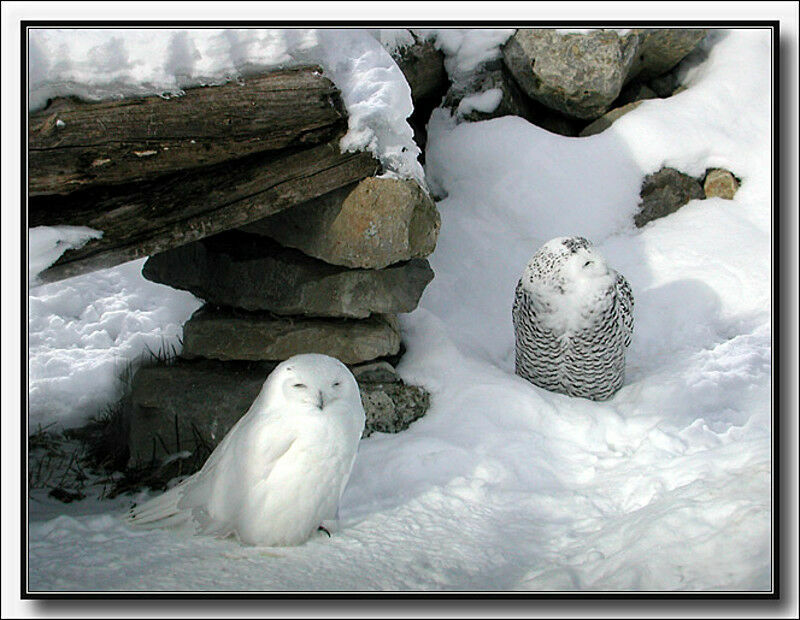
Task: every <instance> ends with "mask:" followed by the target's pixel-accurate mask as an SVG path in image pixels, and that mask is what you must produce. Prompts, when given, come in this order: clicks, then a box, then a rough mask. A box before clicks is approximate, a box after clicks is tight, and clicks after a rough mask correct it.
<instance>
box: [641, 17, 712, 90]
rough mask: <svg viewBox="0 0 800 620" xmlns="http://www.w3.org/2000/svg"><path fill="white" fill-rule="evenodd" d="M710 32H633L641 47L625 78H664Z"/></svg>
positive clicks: (695, 30)
mask: <svg viewBox="0 0 800 620" xmlns="http://www.w3.org/2000/svg"><path fill="white" fill-rule="evenodd" d="M707 33H708V30H706V29H705V28H643V29H637V30H634V31H633V34H634V35H635V36H637V37H638V39H639V40H638V45H637V49H636V54H635V55H634V58H633V62H632V64H631V67H630V69H629V71H628V75H627V77H626V79H625V81H626V82H628V81H630V80H632V79H633V78H637V79H639V80H648V79H651V78H655V77H658V76H660V75H663V74H664V73H666V72H667V71H669V70H670V69H672V68H673V67H674V66H675V65H677V64H678V63H679V62H680V61H681V60H683V59H684V58H685V57H686V56H687V55H688V54H689V52H691V51H692V50H693V49H694V48H695V47H697V44H698V43H700V41H702V40H703V38H704V37H705V36H706V34H707Z"/></svg>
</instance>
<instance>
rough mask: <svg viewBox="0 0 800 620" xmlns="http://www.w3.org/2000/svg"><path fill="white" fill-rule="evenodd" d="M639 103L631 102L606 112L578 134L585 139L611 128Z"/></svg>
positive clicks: (639, 102)
mask: <svg viewBox="0 0 800 620" xmlns="http://www.w3.org/2000/svg"><path fill="white" fill-rule="evenodd" d="M641 103H642V102H641V101H632V102H631V103H627V104H625V105H624V106H621V107H619V108H614V109H613V110H611V111H609V112H606V113H605V114H603V116H601V117H600V118H598V119H597V120H596V121H593V122H591V123H589V124H588V125H587V126H586V127H584V128H583V130H582V131H581V132H580V133H579V134H578V135H579V136H580V137H581V138H585V137H587V136H593V135H595V134H598V133H601V132H603V131H605V130H606V129H608V128H609V127H611V125H613V124H614V121H616V120H617V119H618V118H620V117H621V116H624V115H625V114H627V113H628V112H630V111H631V110H635V109H636V108H638V107H639V105H640V104H641Z"/></svg>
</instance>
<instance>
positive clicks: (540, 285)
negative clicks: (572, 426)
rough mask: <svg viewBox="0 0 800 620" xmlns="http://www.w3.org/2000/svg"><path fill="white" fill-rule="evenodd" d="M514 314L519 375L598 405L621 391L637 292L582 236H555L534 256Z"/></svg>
mask: <svg viewBox="0 0 800 620" xmlns="http://www.w3.org/2000/svg"><path fill="white" fill-rule="evenodd" d="M512 317H513V320H514V334H515V336H516V373H517V374H518V375H519V376H520V377H523V378H524V379H527V380H528V381H530V382H531V383H533V384H534V385H538V386H539V387H543V388H545V389H547V390H551V391H553V392H561V393H562V394H567V395H569V396H582V397H584V398H591V399H593V400H606V399H608V398H610V397H611V396H612V395H613V394H614V393H615V392H616V391H617V390H618V389H619V388H620V387H621V386H622V381H623V378H624V375H625V349H626V347H627V346H628V345H629V344H630V342H631V332H632V331H633V296H632V294H631V288H630V286H629V285H628V282H627V281H626V280H625V278H624V277H622V275H620V274H619V273H617V272H616V271H614V270H613V269H611V268H610V267H608V265H606V261H605V260H604V259H603V257H602V256H600V255H599V254H598V253H597V252H596V251H595V250H594V248H593V247H592V245H591V243H589V242H588V241H587V240H586V239H584V238H583V237H558V238H556V239H551V240H550V241H548V242H547V243H545V244H544V245H543V246H542V247H541V248H540V249H539V251H537V252H536V254H534V255H533V258H531V260H530V262H528V264H527V266H526V267H525V271H524V272H523V274H522V278H520V281H519V283H518V284H517V290H516V294H515V297H514V307H513V309H512Z"/></svg>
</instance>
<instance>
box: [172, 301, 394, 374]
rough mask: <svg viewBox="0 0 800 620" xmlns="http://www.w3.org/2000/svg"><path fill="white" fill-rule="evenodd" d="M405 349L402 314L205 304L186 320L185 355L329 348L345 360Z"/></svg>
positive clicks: (277, 356)
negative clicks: (347, 315)
mask: <svg viewBox="0 0 800 620" xmlns="http://www.w3.org/2000/svg"><path fill="white" fill-rule="evenodd" d="M399 349H400V331H399V326H398V324H397V319H396V318H395V317H393V316H391V315H372V316H371V317H369V318H367V319H358V320H355V319H323V318H302V317H279V316H277V315H270V314H268V313H249V312H237V311H233V310H230V309H222V308H210V307H209V306H203V307H202V308H200V309H199V310H198V311H197V312H195V313H194V314H193V315H192V317H191V318H190V319H189V320H188V321H187V322H186V323H185V324H184V326H183V353H182V355H183V357H185V358H187V359H193V358H197V357H203V358H207V359H216V360H248V361H255V360H259V361H267V360H269V361H279V360H285V359H288V358H290V357H291V356H293V355H297V354H299V353H324V354H325V355H330V356H331V357H335V358H337V359H339V360H341V361H342V362H344V363H345V364H357V363H359V362H365V361H368V360H372V359H375V358H377V357H382V356H384V355H392V354H394V353H397V351H398V350H399Z"/></svg>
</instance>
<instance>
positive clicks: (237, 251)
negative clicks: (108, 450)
mask: <svg viewBox="0 0 800 620" xmlns="http://www.w3.org/2000/svg"><path fill="white" fill-rule="evenodd" d="M439 226H440V219H439V214H438V212H437V210H436V207H435V204H434V203H433V200H432V199H431V198H430V197H429V196H428V194H427V193H426V192H425V191H424V190H422V188H420V187H419V186H418V185H417V184H416V182H414V181H410V180H400V179H392V178H366V179H364V180H362V181H360V182H359V183H355V184H352V185H350V186H347V187H345V188H342V189H340V190H337V191H334V192H331V193H329V194H326V195H324V196H322V197H320V198H318V199H314V200H311V201H309V202H306V203H302V204H300V205H298V206H295V207H292V208H289V209H286V210H285V211H282V212H280V213H278V214H276V215H273V216H270V217H268V218H265V219H263V220H260V221H257V222H255V223H252V224H249V225H247V226H245V227H243V228H241V229H237V230H230V231H227V232H224V233H220V234H217V235H213V236H210V237H206V238H205V239H202V240H200V241H197V242H194V243H190V244H187V245H184V246H181V247H178V248H174V249H171V250H168V251H166V252H163V253H160V254H156V255H154V256H151V257H150V258H149V259H148V260H147V262H146V263H145V265H144V268H143V270H142V273H143V275H144V276H145V277H146V278H147V279H149V280H152V281H154V282H159V283H161V284H166V285H169V286H172V287H174V288H179V289H183V290H188V291H190V292H192V293H193V294H194V295H196V296H198V297H200V298H201V299H203V300H204V301H205V302H206V303H205V305H204V306H202V307H201V308H200V309H199V310H198V311H197V312H195V314H194V315H193V316H192V317H191V318H190V319H189V320H188V321H187V322H186V324H185V325H184V334H183V351H182V353H181V357H180V359H179V360H177V362H176V363H175V364H172V365H166V366H163V367H155V368H146V369H142V370H141V371H139V372H138V373H137V376H136V377H135V379H134V389H133V414H132V424H131V433H130V435H131V439H130V448H131V453H132V457H133V458H134V459H135V460H139V461H141V460H145V459H146V458H150V457H151V456H152V454H151V453H155V454H156V455H157V456H165V455H166V454H167V453H168V452H169V450H171V449H175V448H179V447H180V448H183V449H185V448H186V446H187V442H189V443H193V444H196V443H197V442H196V441H195V440H196V438H197V436H198V435H199V436H201V437H202V438H203V440H204V441H207V442H210V443H212V444H214V443H215V442H216V441H218V440H219V439H221V437H222V436H224V434H225V432H227V428H229V427H230V426H231V425H232V424H233V423H235V421H236V420H237V419H238V416H240V415H241V414H243V413H244V412H245V411H246V407H244V408H243V409H242V407H243V403H244V402H245V401H247V398H246V397H244V396H243V398H238V396H237V398H238V400H237V398H230V397H226V396H224V395H225V394H226V393H230V392H237V386H238V388H239V389H238V391H240V392H243V393H246V394H249V392H250V391H253V392H254V393H255V392H257V388H258V387H259V386H260V383H261V382H263V380H264V378H265V377H266V374H267V373H268V372H269V370H270V369H271V367H272V366H274V365H275V364H277V363H278V362H280V361H282V360H284V359H287V358H289V357H291V356H292V355H296V354H298V353H324V354H327V355H331V356H333V357H336V358H338V359H340V360H341V361H343V362H344V363H346V364H348V365H350V366H351V368H352V369H353V372H354V374H355V375H356V377H357V378H359V383H360V385H361V388H362V397H363V400H364V404H365V408H366V409H367V416H368V420H370V419H371V420H372V423H371V424H370V423H369V422H368V428H367V433H366V434H369V433H370V432H372V431H374V430H381V431H385V432H386V431H395V432H396V431H397V430H401V428H404V427H405V426H407V425H408V424H409V423H410V422H411V421H413V419H416V417H419V415H421V414H422V413H424V410H425V409H426V408H427V402H428V401H427V398H428V397H427V393H425V392H424V390H422V389H421V388H417V387H415V386H410V385H405V384H404V383H403V382H402V380H401V379H400V378H399V376H397V375H396V373H394V371H393V367H392V366H391V364H389V363H387V360H390V361H391V360H395V359H397V357H398V354H400V353H401V339H400V331H399V326H398V321H397V314H399V313H406V312H411V311H412V310H414V308H416V306H417V304H418V302H419V299H420V297H421V295H422V292H423V290H424V289H425V286H427V284H428V283H429V282H430V281H431V280H432V278H433V271H432V270H431V268H430V265H429V264H428V261H427V260H426V259H425V257H426V256H428V255H429V254H430V253H431V252H432V251H433V249H434V247H435V245H436V238H437V235H438V231H439ZM376 367H377V368H379V369H381V371H380V372H376V371H375V370H374V368H376ZM362 369H366V371H365V372H362ZM251 384H252V385H251ZM209 385H216V387H215V388H213V389H211V390H210V391H209V390H208V389H207V388H208V386H209ZM170 386H174V388H171V387H170ZM201 386H202V387H201ZM198 390H200V391H201V392H203V393H204V394H205V395H204V397H203V398H202V399H199V400H197V399H194V396H193V394H197V393H199V392H198ZM246 394H244V395H245V396H246ZM239 401H242V402H239ZM248 406H249V403H248ZM239 409H242V410H241V411H238V410H239ZM155 433H157V434H158V436H159V440H158V441H156V442H154V434H155ZM164 435H167V436H168V437H169V438H170V439H169V441H164ZM180 435H183V441H181V437H180ZM161 444H166V445H161Z"/></svg>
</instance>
